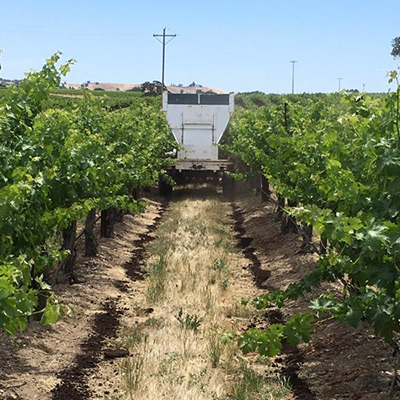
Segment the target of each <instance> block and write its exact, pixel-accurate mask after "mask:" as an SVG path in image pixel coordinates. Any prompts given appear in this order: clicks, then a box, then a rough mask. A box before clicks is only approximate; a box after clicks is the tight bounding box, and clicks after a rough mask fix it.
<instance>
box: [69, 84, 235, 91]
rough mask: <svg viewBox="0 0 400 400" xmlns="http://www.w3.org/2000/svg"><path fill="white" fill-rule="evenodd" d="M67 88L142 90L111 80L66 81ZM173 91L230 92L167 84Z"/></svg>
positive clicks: (138, 86) (135, 85) (139, 85)
mask: <svg viewBox="0 0 400 400" xmlns="http://www.w3.org/2000/svg"><path fill="white" fill-rule="evenodd" d="M64 86H65V88H67V89H82V87H84V88H87V89H89V90H107V91H118V90H120V91H127V90H140V87H141V84H140V83H110V82H86V83H83V84H79V83H65V84H64ZM167 89H168V91H169V92H171V93H199V92H201V93H207V92H212V93H216V94H222V93H229V92H225V91H223V90H221V89H217V88H209V87H205V86H192V85H191V86H174V85H172V86H167Z"/></svg>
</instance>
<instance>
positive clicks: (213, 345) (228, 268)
mask: <svg viewBox="0 0 400 400" xmlns="http://www.w3.org/2000/svg"><path fill="white" fill-rule="evenodd" d="M229 211H230V210H229V205H228V204H226V203H223V202H221V201H220V200H218V199H203V200H200V199H195V200H193V199H184V200H181V201H176V202H173V203H171V205H170V209H169V210H168V211H167V212H166V214H165V216H164V222H163V224H162V225H161V226H160V227H159V230H158V231H157V239H156V240H155V241H154V242H152V244H151V245H150V246H149V249H148V251H149V253H150V257H149V259H148V262H147V269H148V277H147V302H148V306H149V307H152V308H154V312H153V313H152V315H151V318H149V319H148V320H147V321H146V322H145V323H143V325H142V326H141V328H140V329H134V330H132V331H131V334H132V335H133V336H134V337H133V338H131V340H130V341H129V339H126V340H125V341H126V342H128V343H134V348H132V349H131V354H133V355H132V356H131V357H130V358H129V359H128V360H125V361H124V364H123V365H122V364H121V372H122V375H121V376H122V377H123V383H124V387H125V390H126V395H128V396H129V397H130V398H135V399H155V398H157V399H180V400H190V399H193V400H202V399H214V400H223V399H227V398H236V399H238V400H239V399H241V398H243V399H258V398H263V399H264V398H268V399H269V398H271V399H272V398H274V399H275V398H284V397H279V396H276V397H266V394H265V393H267V392H266V390H267V389H266V388H269V389H268V390H269V391H268V393H272V391H271V390H270V389H271V387H272V386H271V383H268V382H266V381H265V380H264V379H261V378H260V376H259V375H258V374H257V373H256V372H254V371H253V369H249V368H248V367H247V361H245V360H242V361H240V362H239V359H238V357H237V348H236V343H235V341H234V340H233V335H225V336H224V340H221V338H222V334H223V333H224V332H228V331H234V330H236V329H237V328H238V327H239V325H240V324H243V319H244V318H248V316H249V311H248V310H246V312H245V313H244V314H245V316H244V317H243V316H242V315H238V316H237V315H229V314H233V312H232V311H229V310H236V308H237V307H239V309H241V307H242V308H243V306H241V305H240V300H239V299H240V297H242V296H246V295H250V294H251V293H250V292H251V290H253V289H251V287H250V288H248V287H244V286H243V284H241V283H240V279H241V278H243V277H241V276H240V275H241V274H243V271H242V265H243V262H245V261H243V259H242V258H241V256H240V255H238V254H237V252H235V251H233V246H232V242H233V241H232V239H231V232H230V227H229V220H228V219H227V215H228V214H229ZM249 282H251V281H250V280H249ZM248 285H249V286H251V283H249V284H248ZM238 304H239V305H238ZM227 310H228V311H227ZM227 314H228V315H227ZM237 314H238V313H237ZM228 317H229V318H228ZM150 321H152V322H151V323H150ZM138 332H140V334H142V335H143V336H144V337H145V339H143V340H139V339H138V337H137V335H138ZM249 371H250V372H249ZM249 378H251V379H249ZM246 379H247V380H249V382H247V383H246V382H245V381H246ZM255 383H256V384H257V385H256V386H255V387H254V388H253V386H254V384H255ZM274 385H275V386H274V387H276V388H278V389H279V390H280V389H282V388H283V386H282V385H281V384H280V383H279V382H278V381H276V380H275V381H274ZM261 388H263V389H261ZM274 390H275V389H274ZM279 390H275V392H276V393H278V392H279ZM282 390H283V389H282ZM281 392H282V391H281ZM281 392H279V393H281ZM282 393H286V392H285V391H283V392H282ZM261 394H262V396H263V397H260V395H261ZM243 395H244V396H245V397H242V396H243Z"/></svg>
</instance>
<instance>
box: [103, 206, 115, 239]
mask: <svg viewBox="0 0 400 400" xmlns="http://www.w3.org/2000/svg"><path fill="white" fill-rule="evenodd" d="M115 214H116V210H115V208H114V207H110V208H108V209H107V210H103V211H102V212H101V228H100V230H101V237H106V238H110V237H111V236H112V234H113V232H114V224H115Z"/></svg>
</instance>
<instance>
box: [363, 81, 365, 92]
mask: <svg viewBox="0 0 400 400" xmlns="http://www.w3.org/2000/svg"><path fill="white" fill-rule="evenodd" d="M364 92H365V83H363V93H364Z"/></svg>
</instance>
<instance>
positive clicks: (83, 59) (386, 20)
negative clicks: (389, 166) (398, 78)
mask: <svg viewBox="0 0 400 400" xmlns="http://www.w3.org/2000/svg"><path fill="white" fill-rule="evenodd" d="M0 15H1V16H2V18H1V24H0V49H2V50H3V51H4V53H3V54H2V56H1V58H0V62H1V64H2V71H1V75H0V76H1V77H3V78H9V79H14V78H21V77H23V73H24V72H27V71H29V70H30V69H39V68H40V67H41V65H42V64H43V63H44V60H45V59H46V58H48V57H49V56H50V55H51V54H53V53H54V52H56V51H57V50H61V51H62V52H63V53H64V57H65V59H67V58H74V59H76V60H77V63H76V65H75V66H74V67H73V68H72V71H71V73H70V74H69V75H68V77H67V82H71V83H72V82H76V83H81V82H84V81H87V80H90V81H92V82H95V81H99V82H130V83H142V82H144V81H152V80H161V44H160V43H158V42H157V41H156V40H155V39H154V38H153V36H152V35H153V34H154V33H161V32H162V28H163V27H167V33H171V34H172V33H174V34H177V35H178V36H177V37H176V39H174V40H173V41H172V42H171V43H170V44H168V46H167V64H166V83H167V84H170V83H175V84H178V83H182V84H189V83H191V82H192V81H195V82H196V83H200V84H202V85H204V86H210V87H218V88H221V89H224V90H228V91H235V92H243V91H253V90H261V91H264V92H266V93H270V92H273V93H288V92H290V91H291V74H292V69H291V68H292V66H291V64H290V62H289V61H290V60H297V61H298V63H296V65H295V91H296V92H297V93H299V92H332V91H335V90H337V89H338V78H339V77H340V78H342V81H341V87H342V88H347V89H353V88H354V89H359V90H361V89H362V87H363V84H365V89H366V90H367V91H387V90H388V88H389V85H388V84H387V78H386V73H387V71H389V70H392V69H395V68H397V67H398V65H399V63H400V62H399V61H395V60H393V58H392V57H391V55H390V52H391V40H392V39H393V38H394V37H396V36H400V0H286V1H283V0H274V1H273V0H264V1H261V0H247V1H243V0H241V1H235V0H231V1H227V0H214V1H210V0H200V1H197V0H186V1H182V0H170V1H169V2H167V1H158V0H147V1H145V0H142V1H138V0H130V1H129V0H125V1H122V0H113V1H110V0H69V1H58V0H51V1H50V0H0Z"/></svg>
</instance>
